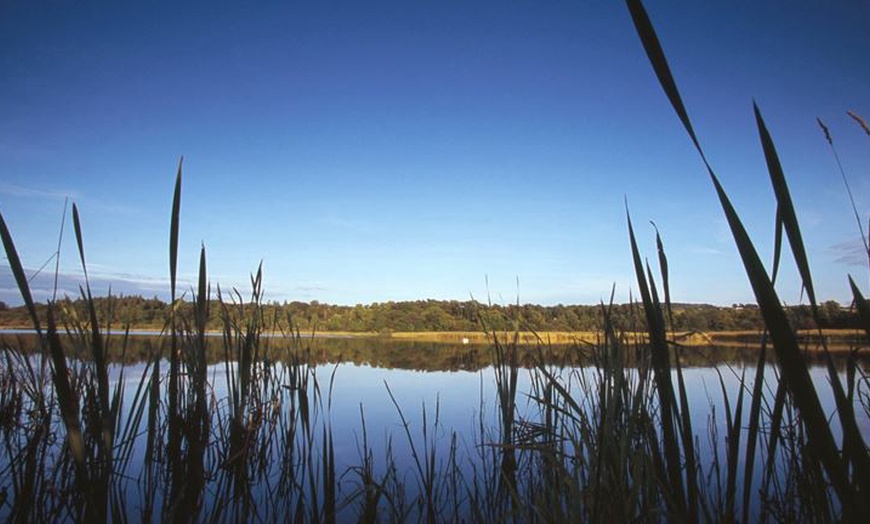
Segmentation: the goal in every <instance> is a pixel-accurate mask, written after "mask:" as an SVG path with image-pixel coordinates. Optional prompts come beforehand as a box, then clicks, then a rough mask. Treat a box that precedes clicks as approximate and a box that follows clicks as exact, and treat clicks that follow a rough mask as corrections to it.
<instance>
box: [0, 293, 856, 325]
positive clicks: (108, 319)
mask: <svg viewBox="0 0 870 524" xmlns="http://www.w3.org/2000/svg"><path fill="white" fill-rule="evenodd" d="M94 300H95V305H96V309H97V312H98V318H100V320H101V322H100V323H101V325H103V326H106V325H107V324H108V325H109V326H110V327H112V328H115V329H123V328H125V327H127V326H129V327H131V328H132V329H153V330H159V329H161V328H162V327H163V326H164V324H165V322H166V319H167V318H168V315H169V310H170V308H169V305H168V304H167V303H166V302H164V301H162V300H160V299H158V298H144V297H141V296H112V297H100V298H95V299H94ZM59 306H60V311H61V313H62V315H61V317H62V318H63V319H66V320H67V321H73V322H77V321H79V320H80V319H85V318H87V316H86V315H85V314H84V311H85V310H84V302H83V301H82V300H81V299H78V300H71V299H64V300H61V301H59ZM246 306H247V305H246V304H244V303H243V302H241V301H237V302H234V303H229V304H227V303H223V307H229V308H234V309H244V308H245V307H246ZM177 307H178V308H179V309H180V310H181V311H182V312H184V311H185V310H187V309H190V308H191V307H192V306H191V304H190V303H188V302H180V303H179V304H178V306H177ZM221 307H222V304H221V303H219V302H217V301H212V304H211V307H210V319H209V322H208V327H209V329H213V330H220V329H221V326H222V324H221V321H220V312H221ZM605 309H606V310H608V314H609V318H610V319H611V321H612V322H613V324H614V325H615V326H616V327H617V328H619V329H624V330H631V331H634V330H643V329H645V325H644V320H643V314H642V312H640V311H639V310H638V306H637V304H614V305H562V304H559V305H555V306H541V305H535V304H519V305H518V304H508V305H500V304H485V303H481V302H478V301H474V300H467V301H456V300H415V301H405V302H381V303H373V304H357V305H354V306H347V305H335V304H326V303H321V302H318V301H316V300H313V301H311V302H300V301H292V302H269V303H266V304H262V305H261V309H260V311H261V312H262V316H263V321H264V322H265V324H266V325H267V326H268V325H283V326H288V327H289V326H293V328H294V329H298V330H299V331H301V332H335V331H346V332H375V333H390V332H423V331H480V330H482V329H487V330H514V329H519V330H522V331H599V330H601V329H602V327H603V323H602V322H603V321H602V319H603V315H602V312H603V311H604V310H605ZM37 310H38V313H39V315H40V316H42V317H43V318H44V312H45V304H38V305H37ZM787 311H788V314H789V315H790V316H791V321H792V326H793V327H794V328H795V329H811V328H814V327H815V322H813V319H812V314H811V311H810V308H809V306H792V307H789V308H787ZM672 313H673V329H674V330H676V331H705V332H710V331H732V330H761V329H762V327H763V323H762V320H761V317H760V315H759V312H758V308H757V306H755V305H754V304H733V305H731V306H714V305H709V304H673V306H672ZM820 317H821V318H820V323H821V324H822V325H821V326H820V327H823V328H834V329H846V328H857V327H858V321H857V317H856V314H855V312H854V311H853V310H852V309H850V308H848V307H844V306H841V305H840V304H838V303H837V302H836V301H833V300H831V301H827V302H824V303H823V304H821V306H820ZM0 327H6V328H10V327H22V328H24V327H30V319H29V317H28V314H27V311H26V309H25V307H24V306H18V307H10V306H7V305H6V304H4V303H2V302H0Z"/></svg>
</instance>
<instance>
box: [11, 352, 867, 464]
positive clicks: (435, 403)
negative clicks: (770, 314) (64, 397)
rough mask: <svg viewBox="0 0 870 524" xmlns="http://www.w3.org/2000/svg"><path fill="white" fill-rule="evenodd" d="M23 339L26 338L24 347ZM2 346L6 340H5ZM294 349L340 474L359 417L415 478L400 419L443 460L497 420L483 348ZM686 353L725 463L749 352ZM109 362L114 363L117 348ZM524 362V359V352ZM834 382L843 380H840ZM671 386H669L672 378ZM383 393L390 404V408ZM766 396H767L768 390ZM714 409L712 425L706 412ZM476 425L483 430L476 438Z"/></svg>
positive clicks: (128, 382)
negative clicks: (729, 414)
mask: <svg viewBox="0 0 870 524" xmlns="http://www.w3.org/2000/svg"><path fill="white" fill-rule="evenodd" d="M13 336H14V337H16V341H17V342H15V344H16V347H21V346H22V345H25V346H26V344H28V343H29V344H35V340H33V338H32V337H27V336H26V335H13ZM28 338H30V342H28V341H27V340H28ZM0 341H2V340H0ZM6 341H7V342H6V343H7V344H8V343H9V335H7V338H6ZM211 342H213V344H212V345H213V346H215V347H214V348H213V349H210V351H209V361H210V362H212V364H210V365H209V368H208V377H209V386H210V388H211V391H212V393H213V398H215V399H224V398H226V396H227V391H228V385H227V376H226V369H227V368H226V366H225V364H223V363H222V362H221V357H222V355H221V352H220V350H219V349H217V346H219V342H220V339H219V338H217V337H215V338H214V340H212V341H211ZM112 344H113V346H114V347H115V348H116V349H120V342H119V341H118V340H117V339H116V338H115V337H113V341H112ZM165 344H166V340H165V339H158V338H154V337H145V336H142V337H139V336H136V337H131V339H130V341H129V342H128V346H127V348H126V349H125V351H124V352H123V353H124V355H123V358H122V359H121V360H123V361H124V362H126V364H120V363H114V364H112V365H111V366H110V380H111V382H112V386H113V387H114V386H115V385H116V384H117V381H118V377H119V376H120V372H121V370H122V369H123V373H124V376H125V381H124V385H123V388H124V389H123V391H124V397H125V399H127V402H128V405H129V401H130V400H131V399H132V398H133V396H134V395H135V393H136V388H137V386H138V382H139V377H141V376H142V373H143V372H144V371H145V369H146V365H145V364H144V363H143V362H142V361H141V359H142V358H143V357H144V356H146V355H149V354H154V353H153V352H154V351H155V349H156V348H159V347H161V346H164V347H165ZM300 344H301V346H303V347H304V348H305V354H306V355H307V360H308V361H309V362H311V366H310V368H309V370H310V372H311V373H313V376H316V377H317V381H318V383H319V384H320V388H321V391H322V393H323V398H324V404H328V409H327V410H325V411H324V412H322V413H321V417H322V418H321V421H324V420H325V421H327V422H328V425H329V427H330V428H331V431H332V435H333V438H334V445H335V466H336V471H337V472H338V474H339V475H341V474H342V473H343V472H345V471H347V470H348V469H349V468H352V467H355V466H359V465H360V464H361V462H362V453H361V450H360V448H361V438H362V437H361V434H362V426H363V423H362V419H361V418H362V417H364V420H365V426H366V430H367V434H368V444H369V447H370V448H371V452H372V456H373V459H374V463H375V465H376V468H377V469H382V468H383V464H384V462H385V460H386V455H387V446H388V444H387V443H388V442H389V446H390V449H391V455H392V456H393V458H395V460H396V461H397V465H398V466H399V468H406V469H407V470H408V478H409V479H413V474H412V473H411V469H412V465H413V463H412V461H411V458H410V457H411V449H410V446H409V443H408V439H407V436H406V435H405V428H404V426H403V424H402V415H404V417H405V419H406V420H407V422H408V425H409V428H408V429H409V431H410V433H411V436H412V439H413V440H414V442H415V443H417V445H418V446H420V445H421V442H423V434H424V428H425V431H426V432H427V433H428V438H429V440H430V442H433V443H434V446H435V447H436V449H438V456H439V457H444V456H445V454H446V451H447V448H448V446H449V445H450V436H451V434H452V433H454V432H455V434H456V435H457V442H458V447H459V452H460V454H461V455H463V456H474V455H475V450H476V449H479V446H480V445H481V444H483V443H487V442H491V441H492V440H494V439H495V435H494V432H495V431H496V430H495V428H497V427H498V420H499V418H498V413H497V406H498V398H497V389H496V377H495V369H494V368H493V366H492V355H491V353H492V350H491V348H489V347H486V346H470V345H465V346H464V345H450V344H435V343H419V342H407V341H394V340H389V339H343V338H327V337H324V338H317V339H313V340H302V341H301V343H297V349H298V347H299V345H300ZM264 346H269V347H268V348H267V351H265V352H264V355H263V357H264V358H266V359H268V360H271V361H273V362H276V369H280V368H281V367H282V364H280V363H278V362H280V355H281V354H282V352H283V351H285V348H283V347H282V346H281V342H280V341H277V340H276V341H270V342H267V343H266V344H264ZM536 351H537V350H536ZM577 351H578V350H577V349H576V348H573V349H572V348H553V351H551V352H549V353H547V356H546V357H545V358H546V359H548V360H549V364H548V369H550V370H552V372H553V373H555V374H560V373H561V374H562V376H567V375H568V374H571V373H574V374H575V376H584V377H586V378H592V377H593V375H594V374H595V373H596V368H594V367H590V366H589V365H588V362H586V361H585V359H584V358H583V357H582V356H579V355H578V354H577ZM684 351H685V353H684V358H683V361H684V363H685V365H684V380H685V383H686V387H687V390H688V400H689V405H690V412H691V417H692V423H693V429H694V432H695V434H696V435H697V437H698V438H697V442H698V446H699V449H698V450H697V451H698V453H699V455H700V456H701V463H702V465H703V464H709V463H710V462H711V460H712V457H713V454H714V453H719V458H720V460H724V446H723V445H722V442H721V440H722V439H723V438H724V435H725V433H726V422H725V417H724V413H725V407H724V401H723V393H722V386H721V384H720V377H721V382H722V383H724V387H725V392H726V393H725V394H726V395H727V396H728V398H729V401H730V403H731V409H734V402H735V401H736V398H737V393H738V390H739V384H740V377H741V375H744V374H745V377H746V383H747V384H748V385H749V387H751V383H752V380H753V378H754V375H755V369H756V360H757V350H756V349H754V348H752V347H749V346H747V347H744V348H704V349H691V348H690V349H686V350H684ZM116 357H118V358H119V359H120V356H119V355H118V352H117V351H116ZM528 357H529V359H531V358H532V353H529V355H528ZM521 360H522V357H521ZM167 368H168V366H166V365H164V366H163V368H162V369H163V371H164V372H166V371H167ZM864 369H866V366H865V367H864ZM628 372H629V373H634V372H635V370H632V369H630V368H629V370H628ZM539 373H540V371H539V370H537V369H535V368H521V369H519V371H518V392H517V397H516V406H517V411H518V414H519V417H520V418H523V417H529V418H532V419H534V417H535V412H534V403H532V402H530V401H529V395H531V394H532V393H533V387H532V385H533V383H534V381H535V377H536V376H539V375H538V374H539ZM810 374H811V376H812V378H813V381H814V382H815V384H816V386H817V390H818V392H819V396H820V399H821V401H822V405H823V406H824V408H825V410H826V412H827V413H828V414H829V415H833V414H834V409H833V408H834V402H833V398H832V394H831V388H830V386H829V384H828V376H827V370H826V368H824V367H823V366H822V365H820V364H813V365H811V367H810ZM841 375H842V373H841ZM842 378H843V380H844V381H845V377H842ZM766 381H767V382H768V385H769V387H770V388H771V389H773V388H775V382H774V374H773V367H770V368H768V370H767V373H766ZM674 383H675V384H676V380H675V381H674ZM388 388H389V390H388ZM858 391H859V395H857V396H858V397H861V395H864V396H865V398H866V395H867V394H868V393H870V391H868V387H867V384H866V383H865V381H861V382H859V387H858ZM390 392H392V395H393V398H395V404H394V402H393V400H392V399H391V396H390ZM747 393H748V392H747ZM575 394H576V390H575ZM769 395H771V396H772V391H771V392H769ZM749 400H750V399H749V398H748V394H747V398H746V399H745V400H744V402H745V403H746V404H745V406H744V417H746V416H748V410H749V406H748V403H749ZM396 404H397V405H398V409H397V405H396ZM856 408H857V409H856V411H857V413H858V419H859V425H860V429H861V432H862V434H863V435H864V437H865V439H870V420H868V417H867V414H866V412H865V410H864V409H863V408H862V407H861V406H860V405H858V404H857V403H856ZM399 410H401V414H400V412H399ZM436 412H437V416H438V424H437V427H436V426H435V417H436ZM713 413H715V417H716V418H715V420H714V419H713V418H712V416H711V415H712V414H713ZM424 416H425V422H424ZM830 420H831V426H832V429H833V431H834V434H835V436H837V435H838V434H839V424H838V422H837V419H836V416H832V417H831V419H830ZM713 426H715V428H716V430H717V432H718V435H719V441H718V442H713V441H711V439H710V438H708V437H709V432H710V428H711V427H713ZM744 426H745V424H744ZM481 427H483V428H486V430H487V431H489V432H491V433H488V434H485V435H481V429H480V428H481ZM837 438H838V439H839V437H837ZM143 454H144V450H143V449H141V447H139V449H137V450H136V451H135V452H134V463H135V462H138V461H140V460H144V456H143ZM460 467H461V468H462V469H463V470H464V471H466V472H468V471H470V470H471V469H473V468H474V467H475V464H474V463H473V461H466V462H463V463H462V464H460Z"/></svg>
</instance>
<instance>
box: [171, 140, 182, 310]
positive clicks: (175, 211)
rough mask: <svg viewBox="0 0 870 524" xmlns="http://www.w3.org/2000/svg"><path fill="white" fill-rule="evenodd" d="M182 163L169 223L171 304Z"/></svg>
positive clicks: (175, 268) (173, 289) (176, 257)
mask: <svg viewBox="0 0 870 524" xmlns="http://www.w3.org/2000/svg"><path fill="white" fill-rule="evenodd" d="M182 162H184V157H181V158H180V159H179V160H178V174H177V175H176V176H175V192H174V194H173V196H172V215H171V218H170V223H169V286H170V288H171V293H172V301H173V302H175V277H176V271H177V269H178V223H179V215H180V214H181V164H182Z"/></svg>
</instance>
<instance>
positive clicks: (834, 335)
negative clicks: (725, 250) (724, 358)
mask: <svg viewBox="0 0 870 524" xmlns="http://www.w3.org/2000/svg"><path fill="white" fill-rule="evenodd" d="M125 333H126V331H124V330H111V331H110V332H109V334H110V335H116V336H123V335H124V334H125ZM29 334H35V331H34V330H33V329H32V328H27V327H2V328H0V336H14V335H29ZM129 334H130V336H137V337H140V336H152V337H158V336H162V335H165V333H162V332H161V331H160V330H159V329H149V328H147V327H142V328H137V329H131V330H130V331H129ZM222 335H223V332H222V331H208V332H207V333H206V336H209V337H220V336H222ZM295 335H296V333H293V334H290V333H282V332H268V333H263V334H262V336H264V337H268V338H278V337H288V338H290V337H291V336H295ZM298 335H299V337H300V338H302V339H318V338H323V339H330V338H354V339H358V338H377V339H381V340H383V339H392V340H397V341H407V342H431V343H444V344H460V345H485V344H491V343H492V341H493V340H494V337H497V338H498V340H499V342H502V343H504V342H511V341H513V340H514V339H515V338H516V340H517V342H518V343H520V344H522V345H550V344H552V345H570V344H581V345H594V344H598V343H600V342H601V341H602V339H603V334H602V333H600V332H593V331H545V332H532V331H520V332H513V331H497V332H484V331H396V332H386V333H380V332H351V331H319V332H313V333H312V332H299V333H298ZM797 336H798V339H799V342H801V343H802V344H803V345H804V346H805V348H806V350H808V351H818V352H821V351H822V341H821V339H820V336H819V332H818V331H817V330H798V332H797ZM821 337H823V338H824V339H825V342H826V343H827V344H828V348H829V350H830V351H832V352H837V353H840V352H843V351H849V350H852V349H854V348H866V347H867V342H866V340H863V339H864V336H863V332H861V331H859V330H853V329H823V330H822V331H821ZM646 338H647V335H646V333H642V332H641V333H633V332H625V333H622V334H621V339H622V340H624V341H626V342H629V343H642V342H644V341H645V340H646ZM761 338H762V332H761V331H757V330H745V331H708V332H703V331H678V332H674V333H673V337H672V338H671V339H670V340H671V341H673V342H675V343H676V344H677V345H679V346H681V347H716V346H721V347H750V346H757V345H758V344H759V343H760V342H761Z"/></svg>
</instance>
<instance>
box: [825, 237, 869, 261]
mask: <svg viewBox="0 0 870 524" xmlns="http://www.w3.org/2000/svg"><path fill="white" fill-rule="evenodd" d="M830 250H831V252H832V253H833V255H834V257H836V258H834V262H839V263H841V264H847V265H850V266H864V265H866V264H867V262H868V260H867V251H865V250H864V244H863V243H862V242H861V241H860V240H858V239H857V238H856V239H855V240H847V241H845V242H840V243H839V244H834V245H833V246H831V248H830Z"/></svg>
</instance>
